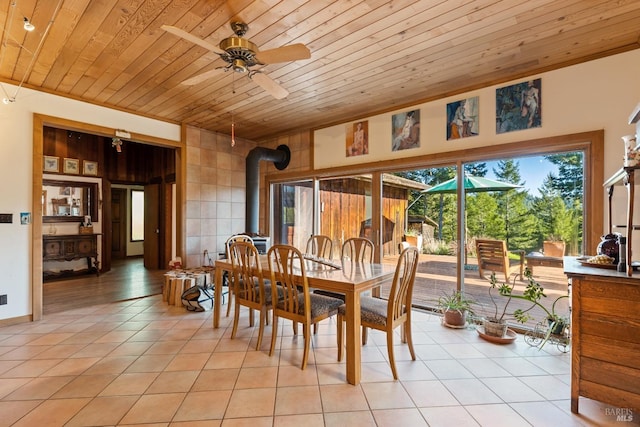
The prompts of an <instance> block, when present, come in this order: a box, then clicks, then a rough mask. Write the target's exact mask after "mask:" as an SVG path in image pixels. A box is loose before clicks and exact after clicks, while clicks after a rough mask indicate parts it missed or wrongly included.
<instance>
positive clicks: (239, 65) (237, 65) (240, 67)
mask: <svg viewBox="0 0 640 427" xmlns="http://www.w3.org/2000/svg"><path fill="white" fill-rule="evenodd" d="M231 68H233V71H235V72H238V73H246V72H247V64H246V63H245V62H244V61H243V60H242V59H234V60H233V62H232V63H231Z"/></svg>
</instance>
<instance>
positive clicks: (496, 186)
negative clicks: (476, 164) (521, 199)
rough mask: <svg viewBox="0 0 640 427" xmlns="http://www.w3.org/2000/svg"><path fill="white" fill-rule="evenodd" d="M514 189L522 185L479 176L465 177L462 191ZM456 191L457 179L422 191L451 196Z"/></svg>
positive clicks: (476, 191) (477, 191)
mask: <svg viewBox="0 0 640 427" xmlns="http://www.w3.org/2000/svg"><path fill="white" fill-rule="evenodd" d="M515 188H522V185H517V184H511V183H509V182H502V181H494V180H492V179H489V178H483V177H480V176H472V175H465V176H464V189H465V191H466V192H467V193H479V192H481V191H508V190H513V189H515ZM457 191H458V178H457V177H455V178H452V179H450V180H448V181H445V182H442V183H440V184H438V185H435V186H433V187H431V188H428V189H426V190H423V191H422V192H423V193H427V194H453V193H456V192H457Z"/></svg>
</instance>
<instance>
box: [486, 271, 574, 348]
mask: <svg viewBox="0 0 640 427" xmlns="http://www.w3.org/2000/svg"><path fill="white" fill-rule="evenodd" d="M524 277H525V278H526V279H527V285H526V287H525V289H524V291H523V292H522V294H515V293H514V292H513V291H514V288H515V286H516V276H515V275H514V276H513V281H512V282H511V283H510V282H506V283H501V284H498V282H497V280H496V276H495V273H492V274H491V278H490V283H491V286H490V287H489V297H490V299H491V302H492V303H493V306H494V314H493V316H491V317H488V318H486V319H485V324H484V326H485V333H486V334H487V335H491V336H497V337H502V336H504V334H506V330H507V322H506V320H507V318H508V317H513V318H515V320H517V321H518V322H520V323H526V322H527V321H528V320H530V319H532V316H531V313H530V312H531V310H532V309H533V308H534V307H539V308H540V309H542V311H543V312H544V313H545V317H546V319H547V323H548V328H547V333H546V336H545V337H544V340H543V342H542V345H541V346H540V348H542V346H543V345H544V343H545V342H546V341H547V340H548V339H549V337H550V336H551V334H552V333H556V332H558V333H561V331H562V330H563V329H564V327H565V326H566V324H567V323H568V319H567V318H565V317H562V316H560V315H558V314H557V313H556V311H555V309H556V304H557V302H558V301H559V300H561V299H563V298H568V296H567V295H562V296H559V297H558V298H556V299H555V300H554V301H553V303H552V304H551V309H548V308H547V307H545V306H544V305H543V304H542V303H541V300H542V298H546V297H547V295H546V294H545V293H544V288H543V287H542V286H541V285H540V283H538V282H537V281H536V280H535V279H534V278H533V274H532V273H531V270H530V269H528V268H527V269H525V272H524ZM495 289H497V291H498V294H499V295H500V296H501V297H504V298H506V299H507V300H506V303H505V304H504V306H503V307H502V309H501V310H500V309H499V308H498V303H497V301H496V299H495V298H494V297H493V294H492V290H495ZM513 299H520V300H525V301H528V302H530V303H531V305H530V306H529V308H526V309H521V308H519V309H516V310H514V311H513V313H508V312H507V309H508V307H509V303H510V302H511V301H512V300H513Z"/></svg>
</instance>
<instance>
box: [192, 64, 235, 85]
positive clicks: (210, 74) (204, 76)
mask: <svg viewBox="0 0 640 427" xmlns="http://www.w3.org/2000/svg"><path fill="white" fill-rule="evenodd" d="M224 72H225V69H224V68H214V69H213V70H209V71H205V72H204V73H202V74H198V75H197V76H193V77H191V78H189V79H187V80H185V81H183V82H182V84H183V85H187V86H193V85H197V84H198V83H201V82H203V81H205V80H207V79H210V78H211V77H213V76H215V75H218V74H220V73H224Z"/></svg>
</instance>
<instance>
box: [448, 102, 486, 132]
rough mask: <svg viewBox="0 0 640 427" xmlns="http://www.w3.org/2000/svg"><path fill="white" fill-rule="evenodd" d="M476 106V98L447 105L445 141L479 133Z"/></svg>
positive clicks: (477, 104)
mask: <svg viewBox="0 0 640 427" xmlns="http://www.w3.org/2000/svg"><path fill="white" fill-rule="evenodd" d="M478 106H479V103H478V97H477V96H474V97H473V98H467V99H461V100H460V101H455V102H451V103H449V104H447V141H449V140H451V139H460V138H466V137H468V136H476V135H478V134H479V133H480V131H479V129H480V128H479V122H478Z"/></svg>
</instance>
